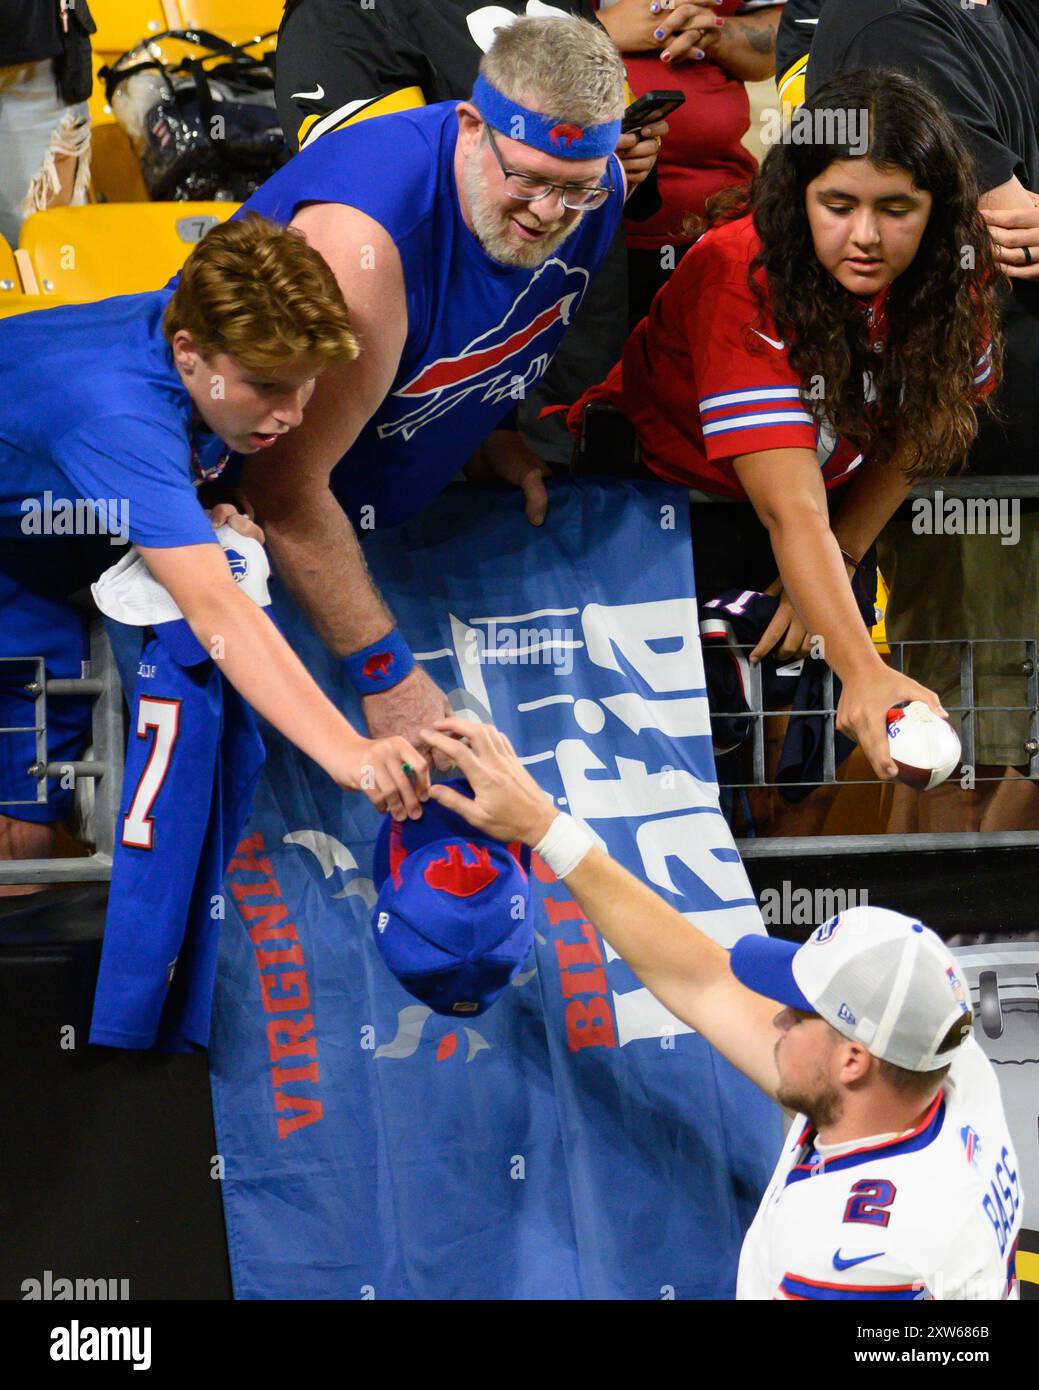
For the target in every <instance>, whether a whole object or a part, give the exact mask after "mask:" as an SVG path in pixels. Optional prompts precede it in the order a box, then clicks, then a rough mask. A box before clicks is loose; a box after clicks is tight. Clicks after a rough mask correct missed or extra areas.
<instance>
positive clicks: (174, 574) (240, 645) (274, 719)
mask: <svg viewBox="0 0 1039 1390" xmlns="http://www.w3.org/2000/svg"><path fill="white" fill-rule="evenodd" d="M138 548H139V550H140V552H141V555H142V556H143V557H144V560H145V563H146V564H147V566H148V568H149V569H150V570H151V572H152V574H153V575H154V576H155V578H156V579H157V580H158V581H159V583H160V584H161V585H162V586H163V587H164V588H165V589H166V590H168V592H169V593H170V595H171V597H172V598H173V600H174V602H175V603H176V604H177V607H178V608H179V609H180V611H181V612H182V613H183V614H184V617H185V618H186V619H187V621H188V624H189V625H190V627H191V630H192V632H193V633H194V634H195V636H196V637H197V638H198V640H199V642H201V644H202V646H203V647H204V648H205V650H206V651H207V652H209V653H210V654H211V655H212V656H213V659H214V660H215V661H216V662H217V664H218V665H219V667H220V668H221V670H222V671H223V673H224V675H225V676H226V677H227V679H228V680H229V681H230V682H231V684H232V685H233V686H234V687H235V689H236V690H238V691H239V693H240V694H241V695H242V697H243V698H244V699H246V700H248V702H249V704H251V705H252V707H253V708H254V709H255V710H256V711H257V712H258V713H259V714H261V715H263V717H264V718H265V719H267V720H268V721H269V722H270V723H271V724H273V725H274V727H275V728H276V729H277V730H278V731H279V732H280V733H283V734H284V735H285V737H286V738H288V739H291V741H292V742H293V743H294V744H295V745H296V747H297V748H299V749H300V750H301V752H303V753H306V754H307V756H308V757H311V758H313V759H314V761H315V762H316V763H318V765H319V766H320V767H322V768H324V770H325V771H326V772H327V773H328V775H329V776H330V777H331V778H332V779H333V780H334V781H335V782H337V783H338V784H339V786H341V787H344V788H347V789H348V790H351V791H357V790H363V791H365V792H366V793H367V794H368V796H369V798H370V800H371V801H373V802H374V804H375V805H376V807H377V808H378V809H379V810H386V809H389V810H391V811H393V812H394V814H395V815H396V816H397V817H398V819H403V815H404V812H405V811H407V812H408V813H410V814H413V815H416V816H417V815H419V814H420V812H421V807H420V805H419V797H420V796H421V797H422V798H423V799H424V797H425V793H426V791H427V789H428V772H427V770H426V763H425V760H424V759H423V758H422V757H421V756H420V755H419V754H418V753H417V752H416V751H415V749H414V748H413V747H412V745H411V744H410V743H408V742H407V740H405V739H403V738H386V739H378V740H372V739H367V738H364V737H363V736H362V735H361V734H359V733H358V732H357V730H356V729H354V728H353V727H352V726H351V725H350V724H349V723H348V721H347V720H346V719H344V717H343V716H342V715H341V714H340V713H339V711H338V710H337V709H336V707H335V706H334V705H333V704H332V702H331V700H329V699H328V697H327V696H326V695H325V694H324V693H323V692H322V691H321V690H320V689H319V688H318V686H317V685H316V683H315V682H314V679H313V677H312V676H310V674H309V673H308V672H307V670H306V668H305V667H304V665H303V663H302V662H301V661H300V659H299V657H298V656H296V654H295V652H294V651H293V650H292V648H291V647H290V646H289V644H288V643H287V642H286V641H285V639H284V637H282V635H281V633H280V632H279V631H278V629H277V628H276V627H275V626H274V624H273V623H272V622H271V621H270V620H269V619H268V617H267V616H266V614H265V613H264V612H263V611H262V610H261V609H260V608H258V607H257V606H256V604H255V603H253V602H252V600H251V599H249V598H247V597H246V596H245V594H243V593H242V592H241V590H240V589H239V588H238V587H237V585H236V584H235V582H234V580H233V579H232V578H231V573H230V571H229V570H228V568H227V561H226V560H225V559H224V554H223V551H222V549H221V547H220V546H219V545H216V544H214V545H181V546H173V547H170V548H168V549H167V548H161V547H156V546H139V547H138ZM405 763H409V764H410V765H411V766H412V767H413V768H414V769H415V771H416V773H417V777H416V781H415V785H414V786H412V785H411V783H410V782H409V780H408V778H407V776H406V775H405V773H404V770H403V769H404V764H405Z"/></svg>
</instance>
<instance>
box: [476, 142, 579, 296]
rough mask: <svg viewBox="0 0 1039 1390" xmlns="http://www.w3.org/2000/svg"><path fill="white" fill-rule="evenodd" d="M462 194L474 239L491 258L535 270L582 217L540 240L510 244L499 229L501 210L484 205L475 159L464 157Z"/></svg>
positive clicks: (523, 268) (501, 263) (559, 244)
mask: <svg viewBox="0 0 1039 1390" xmlns="http://www.w3.org/2000/svg"><path fill="white" fill-rule="evenodd" d="M463 179H464V182H465V194H466V198H467V199H468V202H469V215H470V216H471V217H472V219H473V231H474V233H475V236H476V239H477V241H478V242H479V243H480V245H481V246H482V247H483V249H484V251H485V252H486V253H487V255H488V256H490V258H491V260H492V261H497V262H498V264H499V265H507V266H513V267H515V268H517V269H520V270H537V268H538V266H540V265H544V263H545V262H546V261H547V260H548V258H549V256H551V255H552V252H553V251H555V250H557V249H558V248H559V247H560V246H562V244H563V242H564V241H566V239H567V237H569V236H571V235H572V234H573V233H574V232H575V231H576V230H577V228H578V227H579V226H580V225H581V221H582V217H575V218H574V220H573V222H572V223H571V224H570V225H569V226H568V227H561V228H560V229H559V230H558V231H556V232H550V233H549V234H548V235H547V236H546V237H543V238H542V239H541V240H540V241H537V242H531V244H530V245H529V246H525V247H523V246H513V245H511V244H510V243H509V242H508V240H507V239H506V234H505V232H504V231H503V229H502V219H501V214H500V213H498V212H495V211H493V210H492V209H491V208H489V207H488V206H487V202H486V199H485V196H484V195H485V190H484V187H483V183H482V181H481V179H480V174H479V171H478V170H477V168H476V165H475V162H474V159H473V158H472V157H471V158H470V159H468V160H467V161H466V164H465V171H464V173H463Z"/></svg>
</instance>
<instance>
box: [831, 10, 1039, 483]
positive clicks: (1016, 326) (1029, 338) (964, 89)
mask: <svg viewBox="0 0 1039 1390" xmlns="http://www.w3.org/2000/svg"><path fill="white" fill-rule="evenodd" d="M869 67H875V68H887V69H893V70H895V71H898V72H904V73H906V74H907V75H908V76H910V77H913V78H915V79H916V80H918V81H920V82H922V83H924V84H925V85H926V86H927V87H928V88H930V90H931V91H932V92H933V93H934V94H935V95H936V96H937V97H939V98H940V100H941V102H942V104H943V106H944V107H945V109H946V111H947V112H948V114H949V115H950V116H951V117H952V118H953V120H954V121H955V122H956V124H957V126H958V127H959V131H960V134H961V135H962V137H963V140H964V143H965V144H966V145H967V146H968V148H969V149H970V150H971V152H972V153H973V155H974V160H975V166H976V170H977V175H978V182H979V184H980V187H981V191H982V192H983V193H984V192H987V191H988V190H989V189H992V188H997V187H998V186H999V185H1000V184H1003V183H1006V182H1007V180H1008V179H1010V178H1011V177H1012V176H1014V175H1016V176H1017V178H1018V179H1019V181H1020V182H1021V183H1022V184H1023V185H1024V186H1025V188H1027V189H1028V190H1029V191H1031V192H1035V193H1039V15H1037V14H1036V9H1035V5H1034V3H1031V0H989V4H987V5H972V6H968V7H967V8H963V7H962V6H961V4H960V0H854V3H852V0H830V3H828V4H826V5H825V6H824V7H823V9H822V11H821V13H820V16H819V23H818V25H817V26H816V32H815V37H814V39H813V41H812V46H811V56H810V58H809V62H808V81H807V92H808V96H809V97H811V96H812V95H813V94H814V93H815V92H816V91H817V90H818V89H819V87H821V86H822V84H823V83H824V82H826V81H828V80H829V78H831V77H833V76H836V75H837V74H839V73H841V72H847V71H850V70H851V69H853V68H869ZM1002 326H1003V332H1004V334H1005V339H1006V358H1005V364H1004V382H1003V387H1002V389H1001V390H1000V391H999V392H998V394H997V397H996V400H997V404H998V406H999V408H1000V409H1001V411H1002V412H1003V414H1004V416H1005V417H1006V420H1005V424H1004V425H1002V426H1000V425H996V424H994V423H993V422H992V421H990V420H988V419H986V418H985V417H982V419H983V423H982V428H981V432H980V434H979V437H978V441H977V444H976V445H975V447H974V450H973V451H972V453H971V460H970V467H971V471H972V472H975V473H988V474H993V473H996V474H998V473H1039V282H1036V281H1021V280H1017V281H1014V282H1012V290H1008V291H1006V292H1005V295H1004V303H1003V317H1002Z"/></svg>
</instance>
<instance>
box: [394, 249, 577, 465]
mask: <svg viewBox="0 0 1039 1390" xmlns="http://www.w3.org/2000/svg"><path fill="white" fill-rule="evenodd" d="M588 279H589V276H588V272H587V270H585V269H583V268H582V267H580V266H578V267H573V268H572V267H570V266H568V265H567V264H566V262H565V261H561V260H559V259H558V258H557V257H555V256H553V257H551V258H550V259H549V260H547V261H546V262H545V264H544V265H543V266H541V267H540V268H539V269H538V270H537V271H536V272H535V274H534V275H533V276H532V278H531V281H530V284H529V285H527V287H526V289H524V291H523V292H522V294H520V295H518V296H517V297H516V299H515V300H514V301H513V303H512V304H510V305H509V307H508V309H507V310H506V312H505V316H504V318H502V320H501V322H500V323H497V324H495V325H494V326H493V327H491V328H487V329H485V330H484V331H483V332H481V333H479V334H478V335H477V336H476V337H475V338H472V339H470V341H469V342H468V343H467V344H465V346H463V347H460V348H459V349H458V351H457V352H455V353H449V354H446V355H444V356H441V357H437V358H435V359H434V360H433V361H431V362H426V363H425V364H423V365H422V366H420V367H419V368H418V370H417V371H416V372H415V374H414V375H413V376H412V377H411V378H410V379H409V380H408V381H406V382H405V383H404V384H403V385H401V386H398V387H396V389H395V390H394V391H393V394H392V396H391V397H390V398H389V400H388V401H387V403H386V407H387V410H386V414H387V417H388V418H384V419H382V420H381V422H380V423H379V424H378V425H377V426H376V432H377V434H378V436H379V438H380V439H391V438H393V436H395V435H400V436H401V438H403V439H405V440H407V439H411V438H412V436H413V435H414V434H415V432H416V431H417V430H420V429H423V428H424V427H425V426H426V425H429V424H432V423H433V422H434V421H436V420H439V419H441V417H442V416H444V415H445V414H447V412H448V411H450V410H453V409H454V408H455V406H456V405H458V404H459V402H461V401H464V400H467V399H468V398H469V397H470V396H471V395H478V397H479V400H480V403H481V404H483V405H486V406H487V407H488V411H489V416H488V418H489V420H490V423H489V424H488V426H487V428H488V429H493V428H494V419H495V418H496V417H497V415H500V411H501V408H502V403H503V402H506V401H507V402H508V403H509V405H513V404H515V402H516V401H517V400H519V399H520V398H521V396H522V395H523V394H525V393H526V392H528V391H530V390H531V389H532V388H533V387H534V385H535V384H536V382H537V381H538V380H539V379H540V378H541V377H542V376H543V375H544V373H545V371H546V370H547V368H548V364H549V362H550V361H551V360H552V354H553V353H554V352H555V350H556V345H557V343H558V342H559V339H560V338H561V337H562V336H563V330H564V329H565V328H566V327H567V325H568V324H569V323H570V321H571V319H572V318H573V316H574V314H575V313H576V312H577V310H578V308H579V307H580V304H581V300H582V299H583V298H584V292H585V290H586V289H587V287H588ZM402 407H403V409H402ZM395 412H400V413H397V414H396V415H395V418H394V413H395Z"/></svg>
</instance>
